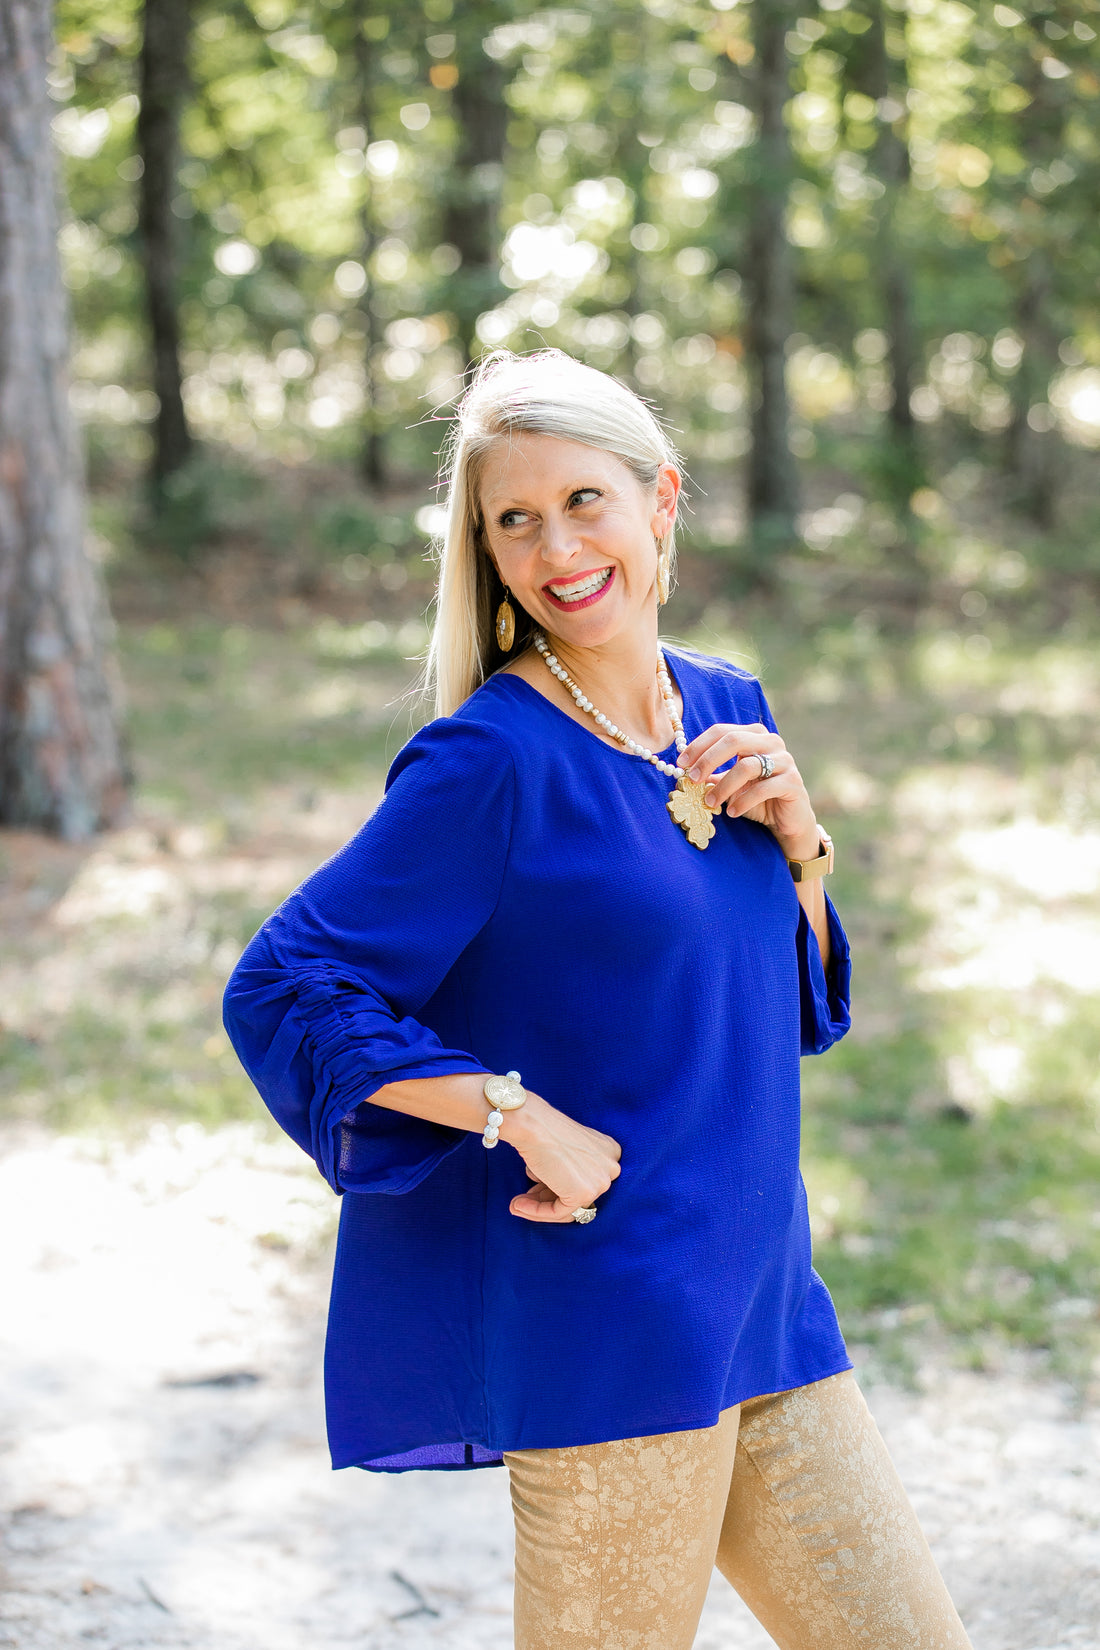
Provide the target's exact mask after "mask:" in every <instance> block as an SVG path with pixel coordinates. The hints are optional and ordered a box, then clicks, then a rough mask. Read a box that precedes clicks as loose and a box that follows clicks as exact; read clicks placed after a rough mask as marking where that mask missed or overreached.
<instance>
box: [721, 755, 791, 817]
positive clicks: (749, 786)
mask: <svg viewBox="0 0 1100 1650" xmlns="http://www.w3.org/2000/svg"><path fill="white" fill-rule="evenodd" d="M766 754H767V755H769V756H771V759H772V772H771V777H770V778H768V779H762V778H761V773H762V771H763V770H762V768H761V765H760V763H759V762H757V761H756V760H755V756H756V753H755V752H754V751H750V752H747V753H746V754H744V755H743V756H741V757H740V758H739V759H738V761H737V764H736V766H735V767H733V768H731V769H730V770H729V772H728V773H720V774H716V775H715V776H714V778H713V779H712V780H711V782H710V783H709V784H708V785H707V786H706V788H705V790H704V792H703V798H704V801H705V802H706V804H707V807H708V808H713V809H714V811H715V812H716V813H717V812H718V811H719V810H720V809H722V808H725V810H726V812H727V814H729V816H730V818H731V819H735V818H736V817H737V815H738V814H739V813H743V812H744V811H745V809H746V808H755V807H757V806H759V804H760V803H761V802H763V801H765V800H766V799H768V798H769V797H792V798H793V797H794V796H796V795H801V794H802V792H803V790H804V788H805V787H804V786H803V783H802V775H801V774H800V773H799V771H798V769H797V768H796V767H795V763H794V757H793V756H792V755H791V753H790V751H788V750H786V749H781V750H779V751H776V752H774V753H773V752H771V751H769V752H767V753H766Z"/></svg>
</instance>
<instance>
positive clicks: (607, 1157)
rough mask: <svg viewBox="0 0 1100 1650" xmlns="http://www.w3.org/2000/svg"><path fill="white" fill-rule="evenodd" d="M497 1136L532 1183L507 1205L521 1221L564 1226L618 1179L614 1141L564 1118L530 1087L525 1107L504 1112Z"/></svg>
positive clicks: (617, 1157) (619, 1153) (617, 1160)
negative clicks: (513, 1152)
mask: <svg viewBox="0 0 1100 1650" xmlns="http://www.w3.org/2000/svg"><path fill="white" fill-rule="evenodd" d="M500 1138H501V1139H502V1140H507V1141H508V1143H509V1145H511V1146H514V1147H515V1149H516V1151H517V1152H518V1153H519V1155H520V1156H521V1157H522V1159H523V1161H524V1163H525V1164H526V1166H527V1173H528V1175H529V1176H530V1178H531V1180H532V1181H533V1182H534V1184H533V1185H531V1186H529V1187H528V1188H527V1190H526V1191H525V1192H520V1194H519V1196H518V1197H514V1198H513V1199H512V1201H511V1204H510V1205H509V1207H510V1209H511V1211H512V1213H513V1214H514V1215H518V1216H519V1217H520V1219H521V1220H535V1221H542V1222H552V1223H557V1224H559V1225H564V1224H565V1223H566V1222H567V1221H571V1220H572V1219H573V1211H574V1209H584V1208H587V1207H588V1206H589V1205H590V1204H592V1203H594V1202H595V1201H596V1199H597V1198H598V1197H599V1196H600V1195H601V1194H602V1193H603V1192H606V1190H607V1188H608V1187H609V1186H610V1185H611V1182H612V1181H613V1180H617V1179H618V1177H619V1158H620V1156H621V1155H622V1150H621V1147H620V1146H619V1143H618V1141H617V1140H612V1138H611V1136H610V1135H609V1134H601V1133H600V1131H599V1129H590V1128H588V1127H587V1126H586V1125H585V1124H584V1123H578V1122H576V1120H575V1119H574V1118H572V1117H566V1115H565V1113H564V1112H560V1111H558V1110H556V1108H555V1107H554V1106H552V1105H550V1103H549V1101H547V1100H544V1099H543V1098H542V1096H541V1095H540V1094H533V1093H532V1092H531V1090H530V1089H528V1091H527V1103H526V1105H523V1106H521V1107H520V1108H519V1109H518V1110H517V1111H510V1112H505V1114H504V1121H503V1122H502V1124H501V1126H500Z"/></svg>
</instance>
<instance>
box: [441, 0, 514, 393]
mask: <svg viewBox="0 0 1100 1650" xmlns="http://www.w3.org/2000/svg"><path fill="white" fill-rule="evenodd" d="M515 10H516V8H515V6H513V5H510V4H508V0H464V3H463V4H461V5H460V6H459V8H458V11H457V15H455V16H453V17H452V18H451V20H450V25H449V27H448V30H447V33H448V35H449V36H450V38H451V50H452V52H453V56H451V57H450V59H449V60H447V61H440V62H437V63H435V64H433V66H432V69H431V76H432V84H433V85H435V86H439V87H443V88H447V89H450V92H451V103H452V109H453V113H454V122H455V153H454V159H453V162H452V166H451V170H450V173H449V174H448V175H447V176H446V177H445V178H444V179H442V180H441V182H442V188H443V191H444V209H443V223H442V229H443V237H444V240H445V241H446V242H447V243H449V244H450V245H451V246H453V247H454V248H455V249H456V250H457V252H458V254H459V256H460V257H461V259H462V262H461V264H460V266H459V268H458V270H457V271H456V272H455V274H454V276H453V278H452V280H451V283H450V304H451V308H452V309H453V311H454V314H455V321H456V328H457V335H458V340H459V346H460V348H461V349H462V351H463V352H464V354H465V357H466V360H467V361H472V360H473V359H474V357H475V356H476V355H477V354H478V353H479V350H478V343H477V334H476V330H475V329H476V325H477V318H478V316H479V315H480V314H481V313H482V312H483V311H484V310H487V309H491V308H492V306H493V305H494V304H495V303H496V302H497V300H498V299H499V297H500V295H501V292H502V290H503V289H502V287H501V283H500V228H499V225H500V205H501V194H502V190H503V184H504V157H505V144H506V134H507V129H508V105H507V103H506V102H505V98H504V92H505V85H506V75H505V70H504V68H503V65H502V64H501V62H500V60H499V59H498V58H495V57H490V56H489V55H488V53H487V52H486V51H485V40H486V37H487V36H488V35H489V34H490V33H491V32H492V30H493V29H495V28H496V27H498V25H500V24H501V23H505V22H507V21H508V20H510V19H511V18H512V16H513V15H514V13H515Z"/></svg>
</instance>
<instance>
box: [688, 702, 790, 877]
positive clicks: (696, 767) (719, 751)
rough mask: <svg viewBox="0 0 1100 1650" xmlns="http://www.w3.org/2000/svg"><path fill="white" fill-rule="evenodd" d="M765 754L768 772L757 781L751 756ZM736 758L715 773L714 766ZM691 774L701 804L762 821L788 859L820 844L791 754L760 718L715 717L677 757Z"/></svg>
mask: <svg viewBox="0 0 1100 1650" xmlns="http://www.w3.org/2000/svg"><path fill="white" fill-rule="evenodd" d="M758 754H759V755H761V756H770V757H771V760H772V775H771V778H770V779H764V780H762V779H761V777H760V774H761V764H760V763H759V762H757V761H755V760H754V758H755V757H756V756H757V755H758ZM734 757H737V761H736V762H735V763H734V765H733V767H732V768H730V769H728V770H727V772H725V773H720V774H718V775H716V776H715V777H713V778H712V777H711V776H712V775H714V770H715V769H716V768H720V767H722V765H723V764H724V763H726V762H731V761H733V758H734ZM678 760H679V765H680V767H681V768H684V769H686V770H687V772H688V773H689V774H690V776H691V778H692V779H700V780H702V781H703V782H704V796H705V799H706V802H707V806H708V807H710V808H713V809H714V811H715V812H716V813H717V812H718V811H719V810H721V809H722V808H724V809H725V811H726V813H727V814H728V815H729V817H730V818H731V819H751V820H754V821H755V822H756V824H758V825H766V826H767V828H768V830H769V831H771V832H772V834H773V836H775V837H776V838H777V839H778V841H779V844H780V847H781V848H782V849H783V851H784V853H785V854H786V856H787V858H788V859H812V858H813V857H814V855H815V854H817V852H818V849H819V847H820V837H819V835H818V829H817V818H816V816H815V814H814V810H813V808H812V806H811V805H810V798H809V796H808V795H807V793H806V787H805V785H804V784H803V782H802V775H801V774H800V773H799V771H798V768H797V766H796V765H795V760H794V757H793V756H792V755H791V753H790V751H789V750H788V749H787V747H786V745H785V744H784V743H783V741H782V739H781V738H780V737H779V735H778V734H777V733H770V732H769V731H768V729H767V728H766V727H765V726H764V724H763V722H748V723H743V724H742V723H734V722H715V723H714V725H713V727H709V728H707V730H706V732H705V733H701V734H700V735H699V736H698V738H697V739H693V740H692V741H691V744H690V745H688V747H687V749H686V750H685V751H684V752H683V754H682V755H681V756H680V757H679V758H678Z"/></svg>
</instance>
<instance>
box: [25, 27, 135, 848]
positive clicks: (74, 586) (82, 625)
mask: <svg viewBox="0 0 1100 1650" xmlns="http://www.w3.org/2000/svg"><path fill="white" fill-rule="evenodd" d="M51 13H52V6H51V5H50V0H4V5H3V7H0V822H3V823H4V824H6V825H22V826H28V827H32V828H36V829H40V830H47V831H53V832H57V833H59V834H60V835H62V836H64V837H68V838H71V839H78V838H81V837H86V836H88V835H90V834H91V833H92V832H93V831H95V830H96V829H97V828H99V827H101V826H105V825H110V824H114V823H116V822H117V821H118V820H119V818H120V817H121V815H122V813H123V811H124V808H125V804H126V789H127V775H126V772H125V763H124V759H123V755H122V750H121V745H120V738H119V731H118V722H117V697H116V693H115V691H114V677H113V671H112V665H111V660H110V654H109V642H108V637H109V620H108V615H107V609H106V603H105V600H104V597H103V594H102V591H101V588H100V584H99V580H98V577H97V575H96V573H95V570H94V569H93V567H92V565H91V563H90V562H89V561H88V559H87V556H86V554H85V549H84V518H83V479H82V473H81V460H80V449H79V444H78V440H77V434H76V429H75V426H74V423H73V419H72V415H71V413H70V410H69V400H68V372H67V366H68V353H69V318H68V304H67V301H66V294H65V289H64V286H63V284H62V280H61V267H60V262H59V258H58V253H57V229H58V206H57V194H56V188H57V185H56V179H55V174H54V160H53V150H52V146H51V133H50V117H51V114H52V112H53V110H52V107H51V104H50V101H49V98H48V97H47V94H46V72H47V53H48V51H49V46H50V21H51Z"/></svg>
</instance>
